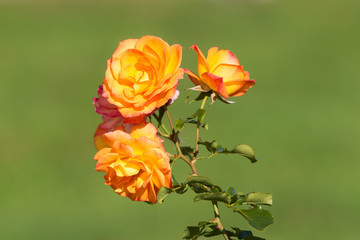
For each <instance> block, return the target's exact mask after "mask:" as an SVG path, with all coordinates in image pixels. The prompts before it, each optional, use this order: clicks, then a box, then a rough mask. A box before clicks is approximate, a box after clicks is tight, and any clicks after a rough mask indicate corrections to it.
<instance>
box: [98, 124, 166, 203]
mask: <svg viewBox="0 0 360 240" xmlns="http://www.w3.org/2000/svg"><path fill="white" fill-rule="evenodd" d="M156 134H157V130H156V127H155V126H154V125H152V124H151V123H145V122H143V123H140V124H137V125H134V126H132V127H131V129H130V131H129V132H126V131H123V130H115V131H112V132H107V133H105V134H104V135H103V141H104V142H105V143H106V145H107V146H108V147H104V148H102V149H101V150H100V151H98V152H97V153H96V155H95V157H94V159H95V160H97V164H96V168H95V169H96V170H97V171H100V172H107V173H106V175H105V177H104V178H105V184H106V185H110V186H111V187H112V188H113V189H114V191H115V192H116V193H118V194H119V195H120V196H127V197H129V198H130V199H131V200H133V201H148V202H152V203H156V202H157V198H156V195H157V193H158V191H159V189H160V188H161V187H162V186H165V187H168V188H170V187H171V169H170V163H169V157H168V156H167V155H166V152H165V149H164V147H163V145H162V140H161V139H160V138H159V137H158V136H157V135H156Z"/></svg>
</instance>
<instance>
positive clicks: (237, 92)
mask: <svg viewBox="0 0 360 240" xmlns="http://www.w3.org/2000/svg"><path fill="white" fill-rule="evenodd" d="M254 85H255V80H254V79H251V80H234V81H230V82H227V83H226V89H228V92H229V95H230V96H232V97H240V96H242V95H244V94H245V93H246V92H247V90H249V89H250V88H252V86H254Z"/></svg>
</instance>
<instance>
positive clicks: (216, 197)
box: [194, 192, 231, 204]
mask: <svg viewBox="0 0 360 240" xmlns="http://www.w3.org/2000/svg"><path fill="white" fill-rule="evenodd" d="M200 200H208V201H217V202H224V203H226V204H230V202H231V197H230V196H229V195H227V194H226V193H224V192H220V193H213V192H206V193H200V194H198V195H196V196H195V198H194V202H197V201H200Z"/></svg>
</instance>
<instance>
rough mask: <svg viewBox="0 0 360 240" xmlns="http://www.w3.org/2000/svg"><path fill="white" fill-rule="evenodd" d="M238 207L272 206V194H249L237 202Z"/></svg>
mask: <svg viewBox="0 0 360 240" xmlns="http://www.w3.org/2000/svg"><path fill="white" fill-rule="evenodd" d="M235 204H237V205H241V204H251V205H269V206H271V205H272V194H271V193H261V192H252V193H249V194H247V195H246V196H245V197H244V198H242V199H239V200H237V201H236V203H235Z"/></svg>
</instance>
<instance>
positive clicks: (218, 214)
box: [212, 201, 231, 240]
mask: <svg viewBox="0 0 360 240" xmlns="http://www.w3.org/2000/svg"><path fill="white" fill-rule="evenodd" d="M212 206H213V209H214V215H215V222H216V224H217V225H218V227H219V229H220V231H221V232H222V234H223V236H224V238H225V239H226V240H231V238H230V237H229V235H228V234H227V232H226V230H225V228H224V226H223V224H222V223H221V219H220V212H219V207H218V205H217V202H216V201H212Z"/></svg>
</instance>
